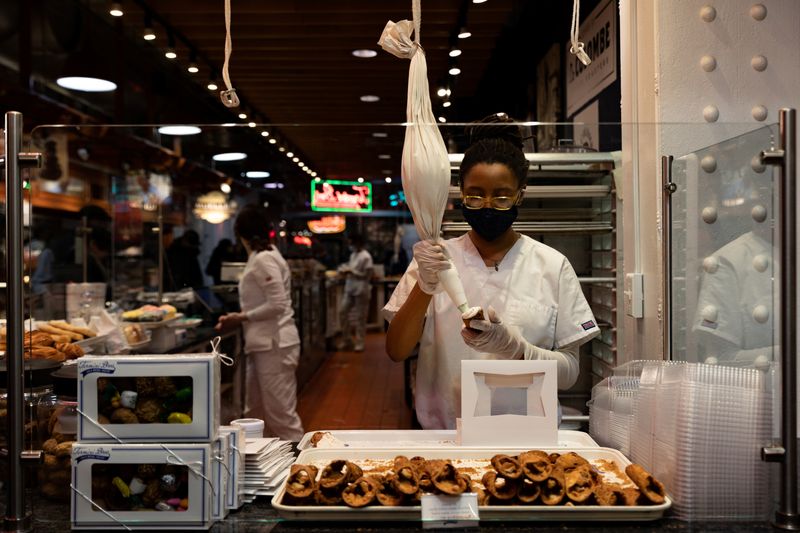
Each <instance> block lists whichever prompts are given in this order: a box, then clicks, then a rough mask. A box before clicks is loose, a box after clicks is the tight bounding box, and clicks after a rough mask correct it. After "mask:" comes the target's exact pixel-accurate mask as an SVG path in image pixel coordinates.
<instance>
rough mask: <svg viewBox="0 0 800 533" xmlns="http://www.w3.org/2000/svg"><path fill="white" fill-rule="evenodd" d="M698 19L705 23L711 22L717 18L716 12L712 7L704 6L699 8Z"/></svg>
mask: <svg viewBox="0 0 800 533" xmlns="http://www.w3.org/2000/svg"><path fill="white" fill-rule="evenodd" d="M751 11H752V9H751ZM700 18H701V19H703V20H704V21H706V22H713V21H714V19H715V18H717V10H716V9H714V6H709V5H705V6H703V7H701V8H700Z"/></svg>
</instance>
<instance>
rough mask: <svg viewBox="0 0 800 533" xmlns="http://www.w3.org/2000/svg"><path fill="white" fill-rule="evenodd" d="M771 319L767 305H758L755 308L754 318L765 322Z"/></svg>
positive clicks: (760, 322)
mask: <svg viewBox="0 0 800 533" xmlns="http://www.w3.org/2000/svg"><path fill="white" fill-rule="evenodd" d="M768 319H769V309H767V306H766V305H757V306H755V308H753V320H755V321H756V322H758V323H759V324H763V323H764V322H766V321H767V320H768Z"/></svg>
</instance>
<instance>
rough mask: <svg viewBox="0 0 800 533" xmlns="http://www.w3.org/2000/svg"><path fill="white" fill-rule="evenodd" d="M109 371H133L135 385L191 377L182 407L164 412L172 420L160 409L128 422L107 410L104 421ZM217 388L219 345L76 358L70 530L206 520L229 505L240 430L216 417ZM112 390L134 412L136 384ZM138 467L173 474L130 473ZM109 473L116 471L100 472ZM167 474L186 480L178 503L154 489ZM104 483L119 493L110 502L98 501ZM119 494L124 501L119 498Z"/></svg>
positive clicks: (234, 494)
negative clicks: (208, 349) (211, 350)
mask: <svg viewBox="0 0 800 533" xmlns="http://www.w3.org/2000/svg"><path fill="white" fill-rule="evenodd" d="M117 379H119V380H121V381H117V383H125V382H127V383H130V382H132V380H135V382H136V384H137V387H138V385H139V383H140V381H139V379H144V380H149V382H150V383H153V384H158V383H164V382H169V381H171V380H173V379H175V380H177V379H181V380H184V381H187V382H188V380H189V379H190V380H191V387H187V388H186V389H185V391H186V394H187V395H190V396H187V398H189V397H190V398H191V408H190V409H189V410H188V412H189V413H190V415H187V414H184V415H181V416H177V415H176V416H175V417H173V416H170V417H169V421H170V422H172V423H167V422H164V419H163V418H160V419H157V420H159V421H155V422H151V423H146V422H142V421H139V423H136V422H137V421H136V418H133V420H132V421H133V422H134V423H125V424H122V423H112V422H114V420H113V418H114V417H112V420H111V421H109V420H106V419H105V417H104V416H103V413H102V409H101V406H100V401H101V398H102V394H103V393H102V392H99V391H103V390H104V388H105V387H108V386H109V385H108V384H109V383H114V382H115V380H117ZM154 386H155V385H154ZM219 390H220V366H219V355H218V354H187V355H167V356H165V355H139V356H97V357H93V356H86V357H83V358H81V359H80V360H79V361H78V406H79V409H80V413H81V415H80V418H79V422H78V443H77V444H75V445H74V447H73V450H72V486H73V491H72V501H71V520H72V525H73V529H157V530H166V529H208V528H210V527H211V525H212V524H213V523H214V522H215V521H217V520H221V519H223V518H224V517H225V516H227V514H228V511H229V510H230V509H232V508H238V507H239V506H240V505H241V503H242V502H241V498H240V487H239V485H240V480H241V479H242V477H243V472H244V461H243V460H242V459H243V457H242V452H241V450H242V448H243V447H244V440H245V439H244V431H243V430H241V428H238V427H220V426H219V413H220V403H219V402H220V399H219V398H220V395H219ZM118 392H119V391H117V392H115V394H116V395H117V396H116V397H115V401H116V402H117V403H119V404H121V405H123V406H125V408H126V409H127V411H126V412H127V414H130V413H134V412H135V404H136V402H137V397H138V396H139V395H138V393H136V392H134V391H122V392H121V394H118ZM138 399H139V400H141V398H138ZM153 401H156V400H155V398H154V400H153ZM169 401H170V400H169V398H162V399H158V400H157V401H156V403H158V404H160V403H162V402H163V403H164V405H162V407H164V408H166V407H167V405H168V402H169ZM113 405H116V404H113ZM115 409H119V407H115ZM168 412H169V411H166V412H165V413H168ZM178 414H179V413H178ZM117 422H119V420H118V421H117ZM176 422H183V423H176ZM148 465H149V467H148ZM141 466H144V467H148V468H149V469H150V470H151V471H150V475H152V474H153V471H156V472H158V471H159V469H166V470H169V471H170V472H173V473H172V474H166V475H163V476H161V477H160V478H159V477H158V475H156V476H155V477H152V478H151V481H150V482H148V481H147V478H146V477H145V474H140V473H139V472H140V469H139V468H140V467H141ZM166 470H165V471H166ZM123 472H124V474H123ZM110 476H115V477H113V480H112V479H106V478H108V477H110ZM124 478H125V479H124ZM165 478H166V479H165ZM176 478H180V479H177V480H176ZM181 480H183V481H181ZM176 482H177V483H185V485H183V486H184V487H185V495H184V496H183V497H182V498H181V500H182V501H181V502H180V503H177V501H175V502H173V501H171V500H170V499H169V498H168V497H167V496H166V495H165V496H163V497H162V496H161V492H162V489H166V488H169V484H170V483H176ZM109 491H112V492H113V491H118V492H119V494H117V493H116V492H115V493H114V498H115V499H116V505H115V506H114V509H104V508H103V503H104V502H105V501H106V497H107V496H108V492H109ZM163 492H164V493H165V494H166V493H167V491H166V490H163ZM182 494H183V493H182ZM121 498H124V499H123V500H120V499H121ZM172 499H174V500H177V499H178V498H172ZM119 501H124V502H128V501H130V502H131V503H130V506H128V505H127V504H125V505H123V506H120V505H119ZM143 502H148V503H143ZM153 502H157V504H156V505H153ZM120 507H122V508H120Z"/></svg>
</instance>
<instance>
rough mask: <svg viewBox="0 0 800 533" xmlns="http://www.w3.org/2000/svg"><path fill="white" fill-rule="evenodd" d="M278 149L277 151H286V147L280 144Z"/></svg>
mask: <svg viewBox="0 0 800 533" xmlns="http://www.w3.org/2000/svg"><path fill="white" fill-rule="evenodd" d="M278 151H279V152H285V151H286V148H284V147H283V146H281V147H280V148H278Z"/></svg>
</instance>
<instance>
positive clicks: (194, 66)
mask: <svg viewBox="0 0 800 533" xmlns="http://www.w3.org/2000/svg"><path fill="white" fill-rule="evenodd" d="M186 70H188V71H189V72H190V73H192V74H197V73H198V72H200V69H199V68H198V67H197V63H189V66H188V67H186Z"/></svg>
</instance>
